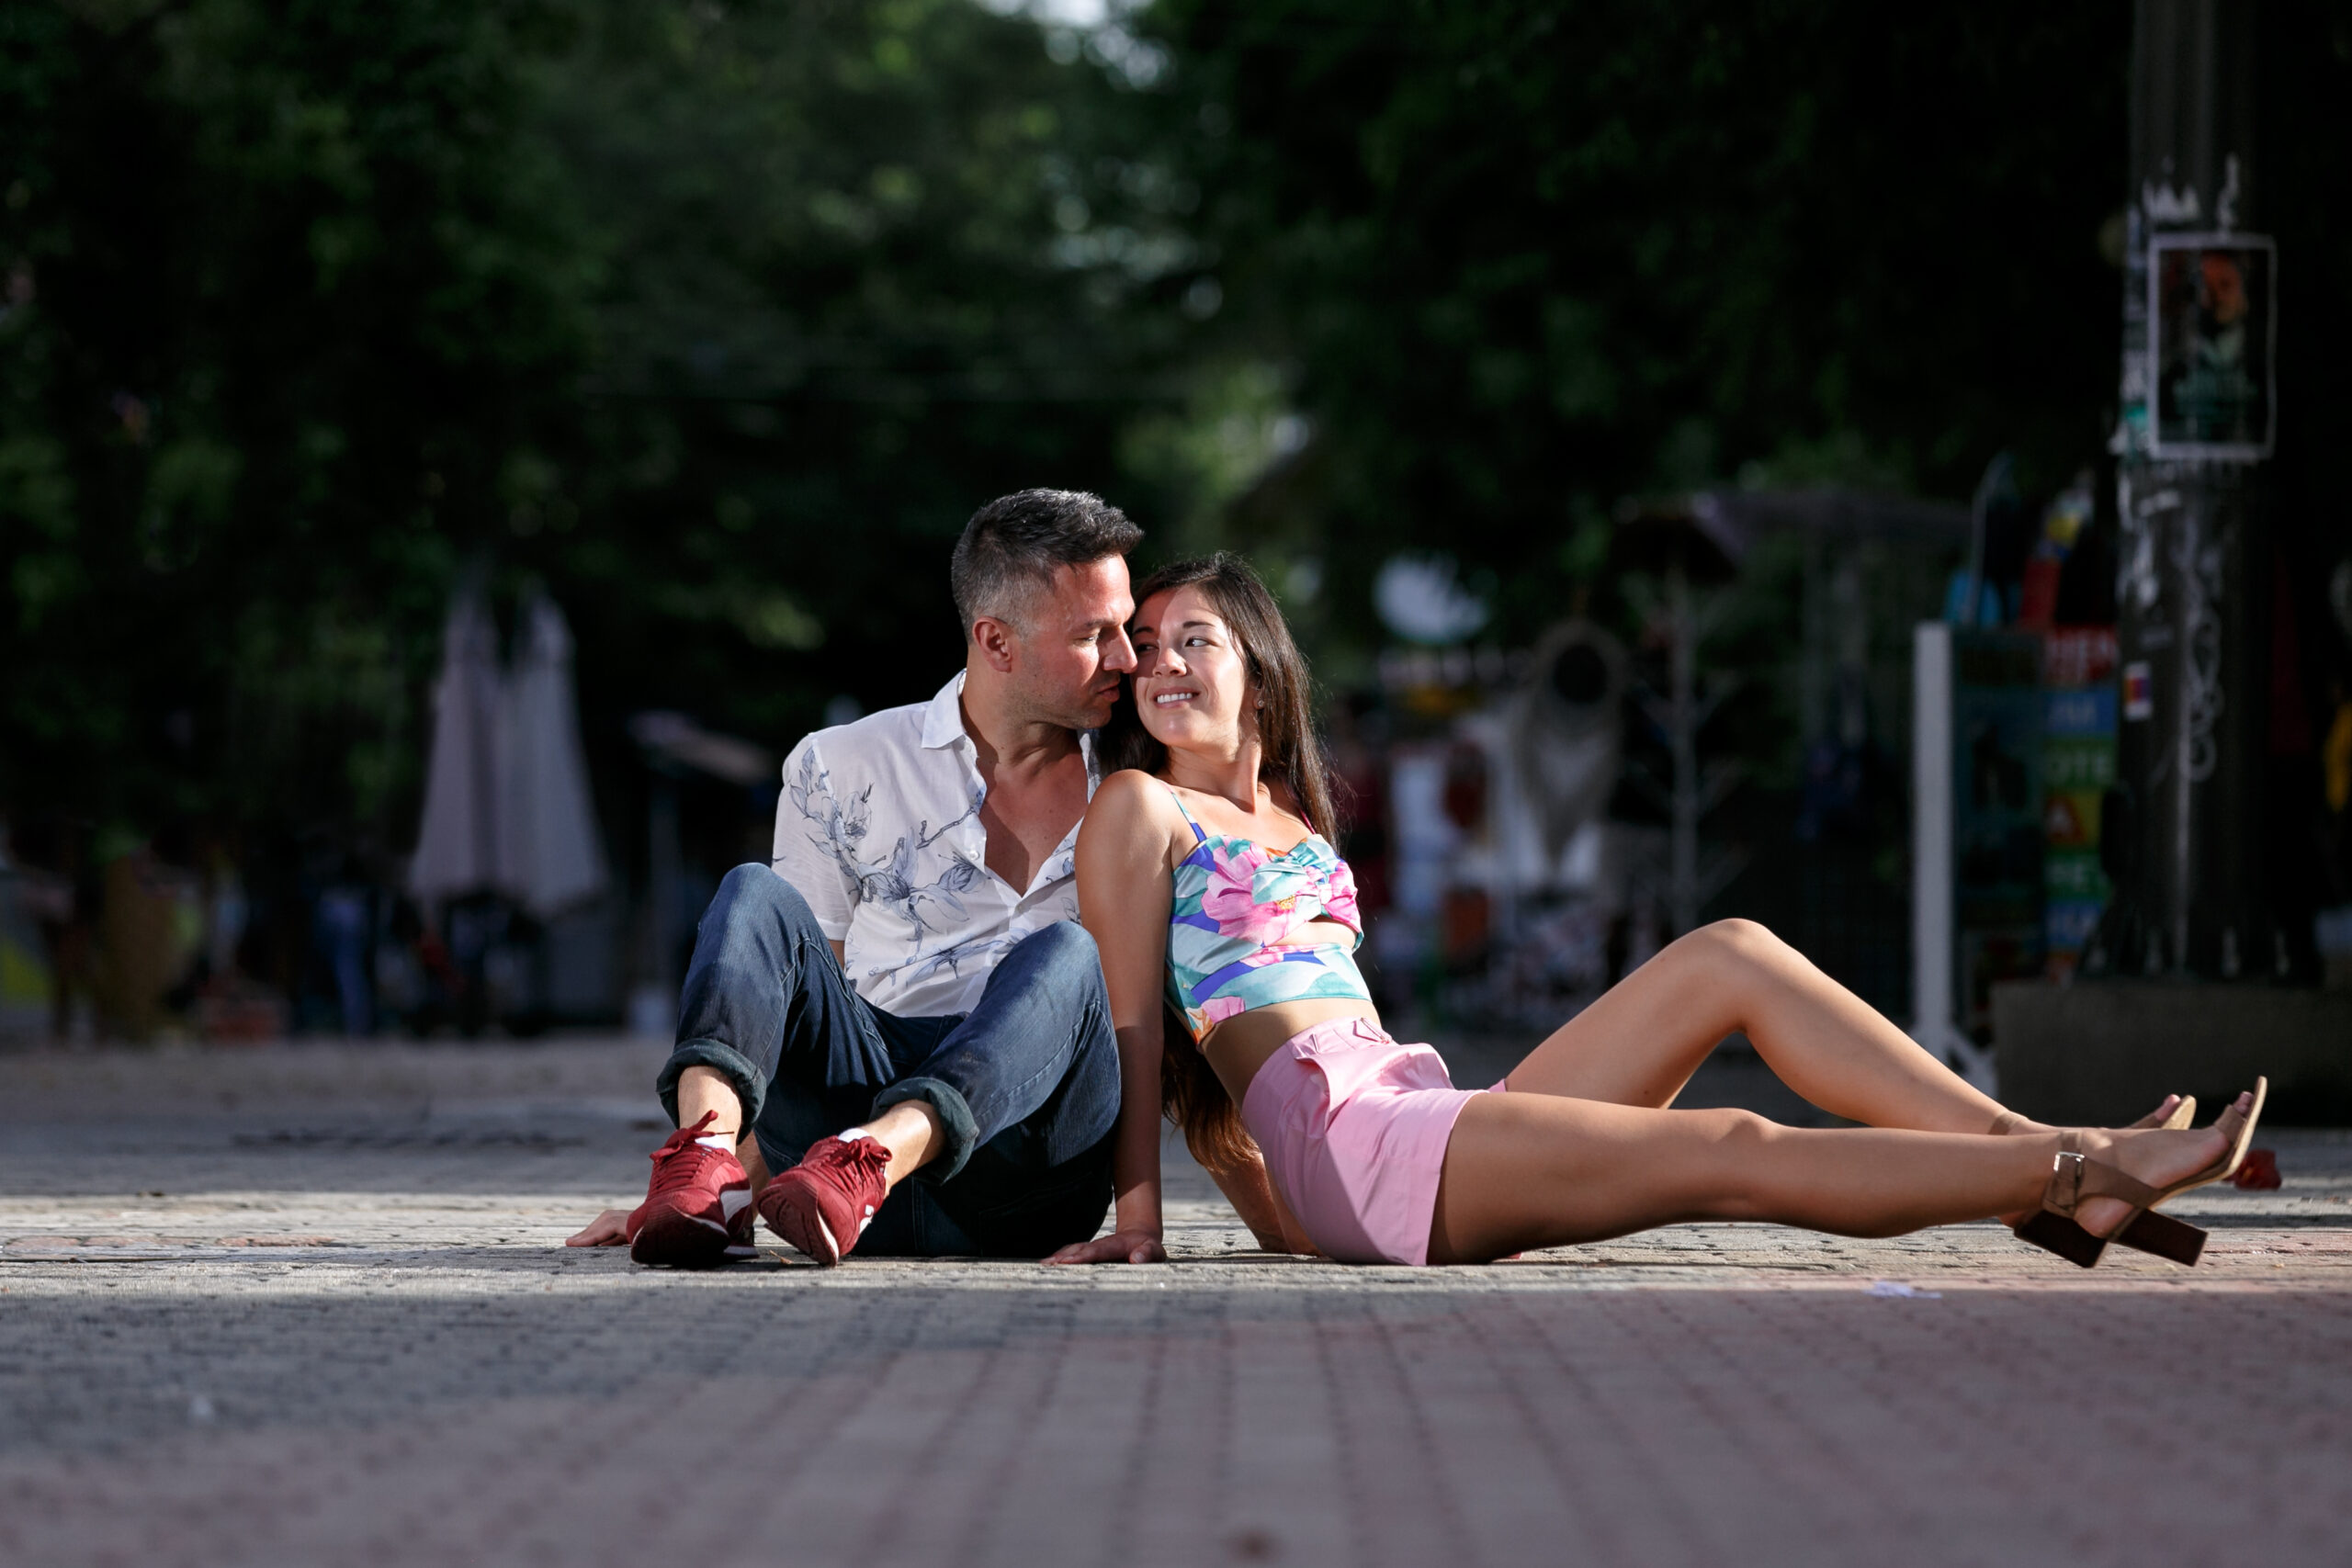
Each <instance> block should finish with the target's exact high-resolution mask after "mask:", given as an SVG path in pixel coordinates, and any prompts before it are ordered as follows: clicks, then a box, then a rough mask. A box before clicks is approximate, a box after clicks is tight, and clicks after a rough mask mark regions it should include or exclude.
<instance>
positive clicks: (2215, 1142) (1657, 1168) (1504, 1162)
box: [1430, 1094, 2223, 1263]
mask: <svg viewBox="0 0 2352 1568" xmlns="http://www.w3.org/2000/svg"><path fill="white" fill-rule="evenodd" d="M2084 1139H2085V1144H2084V1153H2085V1154H2086V1155H2088V1156H2090V1157H2091V1158H2093V1159H2103V1160H2106V1161H2108V1162H2109V1163H2110V1164H2113V1165H2117V1166H2120V1168H2123V1169H2124V1170H2126V1171H2127V1172H2129V1173H2130V1174H2131V1175H2133V1176H2136V1177H2138V1178H2139V1179H2141V1180H2143V1181H2145V1182H2148V1183H2149V1184H2151V1185H2153V1186H2162V1185H2165V1184H2166V1183H2169V1182H2173V1181H2177V1180H2180V1179H2183V1178H2185V1177H2187V1176H2189V1175H2191V1174H2193V1173H2194V1172H2196V1171H2198V1170H2199V1169H2201V1168H2204V1167H2205V1166H2207V1165H2209V1164H2211V1162H2212V1161H2213V1160H2214V1159H2215V1158H2216V1157H2217V1156H2219V1155H2220V1153H2221V1151H2222V1146H2223V1139H2222V1135H2221V1134H2220V1133H2218V1132H2217V1131H2215V1130H2214V1129H2212V1128H2210V1127H2209V1128H2205V1129H2203V1130H2201V1131H2193V1132H2192V1131H2184V1132H2177V1133H2167V1132H2121V1133H2107V1132H2098V1131H2091V1132H2086V1133H2085V1134H2084ZM2057 1149H2058V1139H2057V1135H2056V1134H2042V1135H2037V1136H2022V1137H2003V1138H1996V1137H1991V1136H1987V1135H1985V1134H1983V1133H1981V1132H1980V1133H1973V1134H1948V1133H1922V1132H1914V1131H1907V1130H1881V1129H1876V1128H1845V1129H1838V1130H1834V1131H1830V1130H1817V1129H1809V1128H1798V1127H1783V1126H1780V1125H1778V1124H1776V1123H1774V1122H1768V1121H1766V1120H1764V1119H1763V1118H1762V1117H1760V1116H1757V1115H1753V1114H1751V1113H1750V1112H1747V1111H1654V1110H1649V1109H1646V1108H1643V1107H1636V1106H1624V1105H1607V1104H1600V1103H1597V1102H1594V1101H1591V1100H1571V1099H1564V1098H1561V1097H1558V1096H1554V1095H1548V1094H1530V1095H1517V1094H1509V1095H1493V1094H1487V1095H1479V1096H1477V1097H1476V1098H1475V1099H1473V1100H1470V1101H1469V1103H1467V1104H1466V1105H1464V1107H1463V1110H1462V1115H1461V1119H1460V1120H1459V1121H1457V1122H1455V1123H1454V1126H1453V1140H1452V1142H1451V1143H1450V1144H1449V1145H1447V1148H1446V1154H1445V1166H1444V1172H1443V1175H1442V1178H1441V1179H1440V1181H1439V1186H1438V1198H1437V1210H1436V1213H1435V1214H1434V1216H1433V1217H1432V1219H1431V1222H1430V1262H1432V1263H1460V1262H1476V1261H1483V1260H1485V1259H1487V1258H1500V1257H1504V1256H1506V1255H1508V1254H1510V1253H1513V1252H1518V1251H1521V1250H1524V1249H1526V1248H1530V1247H1560V1246H1565V1245H1567V1244H1570V1243H1574V1242H1581V1241H1598V1240H1601V1239H1603V1238H1605V1237H1608V1236H1612V1235H1626V1234H1627V1233H1629V1232H1632V1231H1638V1230H1646V1229H1648V1228H1650V1227H1651V1226H1654V1225H1662V1224H1674V1223H1676V1222H1678V1221H1686V1220H1710V1219H1711V1220H1770V1221H1776V1222H1778V1223H1781V1224H1792V1225H1803V1226H1804V1227H1806V1228H1808V1229H1811V1230H1819V1231H1828V1232H1831V1233H1834V1234H1836V1235H1871V1236H1875V1235H1900V1234H1902V1233H1904V1232H1905V1231H1913V1230H1918V1229H1920V1228H1922V1227H1923V1226H1927V1225H1934V1224H1954V1223H1957V1222H1961V1221H1965V1220H1978V1219H1983V1218H1985V1216H1987V1215H1990V1214H1995V1213H2002V1212H2005V1211H2010V1210H2018V1209H2029V1208H2032V1207H2035V1206H2036V1205H2038V1204H2039V1203H2040V1201H2041V1192H2042V1188H2043V1185H2044V1184H2045V1183H2046V1182H2047V1181H2048V1180H2049V1178H2050V1166H2051V1159H2052V1156H2054V1155H2055V1154H2056V1153H2057ZM2127 1213H2129V1210H2128V1209H2127V1208H2126V1207H2125V1206H2124V1205H2122V1204H2120V1203H2118V1202H2116V1201H2113V1200H2098V1201H2095V1202H2086V1203H2085V1204H2084V1205H2083V1207H2082V1209H2081V1211H2080V1212H2079V1213H2078V1218H2080V1220H2081V1221H2082V1224H2084V1226H2085V1228H2086V1229H2089V1230H2091V1231H2092V1232H2093V1233H2094V1234H2105V1232H2106V1231H2107V1230H2109V1229H2111V1228H2113V1227H2114V1226H2116V1225H2119V1224H2121V1223H2122V1221H2123V1219H2124V1217H2125V1215H2126V1214H2127Z"/></svg>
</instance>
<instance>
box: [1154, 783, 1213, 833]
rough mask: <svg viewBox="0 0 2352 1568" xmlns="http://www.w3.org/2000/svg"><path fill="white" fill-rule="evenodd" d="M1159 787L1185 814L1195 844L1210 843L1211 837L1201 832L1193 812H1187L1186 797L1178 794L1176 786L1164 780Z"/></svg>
mask: <svg viewBox="0 0 2352 1568" xmlns="http://www.w3.org/2000/svg"><path fill="white" fill-rule="evenodd" d="M1159 787H1160V788H1162V789H1164V790H1166V791H1167V792H1168V798H1169V799H1170V800H1172V801H1174V802H1175V803H1176V809H1177V810H1179V811H1182V812H1183V813H1184V820H1185V821H1186V822H1187V823H1189V824H1190V825H1191V827H1192V829H1193V842H1194V843H1196V844H1205V843H1207V842H1208V841H1209V836H1208V835H1207V834H1206V833H1204V832H1202V831H1201V824H1200V822H1199V820H1198V819H1197V818H1194V817H1193V814H1192V812H1190V811H1188V810H1185V807H1184V797H1183V796H1182V795H1178V794H1177V793H1176V786H1175V785H1174V784H1170V783H1168V782H1167V781H1166V780H1164V779H1163V780H1161V781H1160V785H1159Z"/></svg>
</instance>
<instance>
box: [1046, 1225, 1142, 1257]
mask: <svg viewBox="0 0 2352 1568" xmlns="http://www.w3.org/2000/svg"><path fill="white" fill-rule="evenodd" d="M1167 1261H1168V1249H1167V1248H1165V1247H1161V1246H1160V1245H1159V1237H1158V1236H1156V1235H1152V1234H1151V1233H1150V1232H1149V1231H1114V1232H1113V1233H1112V1234H1111V1235H1105V1236H1097V1237H1096V1238H1095V1239H1094V1240H1092V1241H1077V1242H1072V1243H1071V1244H1070V1245H1069V1246H1068V1247H1063V1248H1062V1249H1061V1250H1060V1251H1059V1252H1057V1253H1055V1254H1054V1255H1053V1256H1052V1257H1051V1258H1046V1262H1048V1263H1165V1262H1167Z"/></svg>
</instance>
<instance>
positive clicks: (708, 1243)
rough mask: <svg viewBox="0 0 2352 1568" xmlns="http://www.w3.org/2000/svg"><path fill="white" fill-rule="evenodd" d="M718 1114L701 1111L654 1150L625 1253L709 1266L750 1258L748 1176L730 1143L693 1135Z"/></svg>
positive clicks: (646, 1260)
mask: <svg viewBox="0 0 2352 1568" xmlns="http://www.w3.org/2000/svg"><path fill="white" fill-rule="evenodd" d="M717 1120H718V1112H717V1111H705V1112H704V1113H703V1119H702V1120H701V1121H699V1122H695V1124H694V1125H693V1126H691V1127H681V1128H679V1129H678V1130H677V1131H676V1132H674V1133H673V1134H670V1141H669V1142H668V1143H666V1144H663V1145H662V1146H661V1147H660V1148H658V1149H656V1150H654V1151H653V1179H652V1181H651V1182H650V1183H649V1184H648V1186H647V1187H646V1190H645V1201H644V1202H642V1203H639V1205H638V1206H637V1212H636V1213H633V1214H631V1215H629V1217H628V1255H629V1257H630V1258H634V1259H635V1260H636V1261H638V1262H639V1263H666V1264H669V1265H670V1266H671V1267H673V1268H676V1269H711V1268H716V1267H717V1266H718V1265H719V1264H721V1263H724V1262H726V1261H727V1260H728V1259H729V1258H751V1257H754V1256H756V1255H757V1252H758V1248H756V1247H753V1246H752V1179H751V1178H750V1177H748V1176H746V1175H744V1174H743V1167H742V1163H741V1161H739V1160H738V1159H736V1157H735V1153H734V1151H733V1150H732V1149H711V1148H705V1147H704V1146H703V1145H700V1144H697V1143H695V1139H696V1138H698V1137H700V1136H702V1135H703V1129H704V1128H706V1127H707V1126H709V1125H710V1124H711V1123H712V1122H715V1121H717Z"/></svg>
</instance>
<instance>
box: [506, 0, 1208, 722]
mask: <svg viewBox="0 0 2352 1568" xmlns="http://www.w3.org/2000/svg"><path fill="white" fill-rule="evenodd" d="M582 15H583V17H585V18H586V20H585V23H584V31H583V36H582V41H581V43H580V45H579V46H578V47H577V48H576V49H574V50H572V51H570V52H569V53H568V54H567V55H566V56H565V57H564V58H563V59H561V60H560V62H556V63H555V64H554V65H553V66H552V67H551V68H550V70H549V73H548V97H547V106H548V107H547V109H546V111H545V114H544V116H543V119H542V124H543V126H544V130H545V134H546V136H547V137H548V141H549V142H550V144H551V145H552V146H553V147H555V148H556V149H557V156H558V157H559V159H560V162H561V163H562V164H563V165H564V166H565V167H566V168H567V169H569V170H570V171H571V176H572V182H573V186H572V188H573V189H574V191H575V192H576V194H577V199H578V201H579V202H580V204H581V209H582V214H583V222H584V224H585V226H586V229H587V231H588V234H589V236H590V244H591V248H592V254H594V257H595V258H596V259H595V266H596V273H597V277H598V284H597V287H596V289H595V291H594V295H593V301H594V315H595V321H596V323H597V333H598V342H597V351H596V355H595V360H594V367H593V370H592V372H591V374H590V376H589V378H588V379H587V381H586V383H585V387H584V390H583V405H584V407H583V420H584V422H585V423H584V428H585V431H586V436H587V438H586V440H585V441H584V442H583V444H582V446H580V447H579V448H578V450H577V451H576V453H574V454H572V455H570V456H569V457H566V458H565V459H564V460H563V462H562V464H561V466H560V471H557V472H552V473H550V475H549V478H548V483H549V484H550V485H552V486H554V487H556V488H557V489H559V490H560V492H561V493H562V494H563V495H565V496H566V497H567V498H569V500H570V502H571V504H574V505H576V507H577V508H578V513H577V514H578V516H579V517H580V518H581V519H582V522H581V524H580V525H579V527H578V529H577V530H575V531H574V532H573V533H571V534H570V535H568V536H561V537H559V538H548V537H545V536H535V537H533V538H532V539H531V541H530V543H529V545H528V546H527V547H526V546H525V545H524V544H523V543H522V541H521V540H520V539H519V538H518V540H517V541H516V545H515V548H514V550H513V551H512V552H510V553H515V554H517V555H519V556H521V557H523V558H531V559H536V560H540V561H544V562H545V563H546V566H547V569H548V570H549V571H550V572H551V573H552V574H554V575H557V576H559V577H560V579H561V580H562V581H566V582H568V583H570V584H571V594H570V596H569V597H568V599H567V603H571V604H574V605H576V606H577V612H578V613H580V614H582V615H587V616H588V617H589V618H590V619H591V621H592V622H593V624H594V626H596V627H597V628H598V630H599V633H600V637H599V639H598V641H597V642H596V644H595V645H594V648H593V649H583V654H584V656H585V657H587V658H588V659H589V660H591V661H592V663H591V665H584V666H583V673H587V672H591V671H592V670H593V673H594V677H595V678H594V680H593V681H584V682H583V684H585V685H587V686H588V687H589V688H590V689H593V690H594V691H596V692H597V693H598V694H600V695H599V700H600V701H608V702H618V703H622V704H624V705H626V704H631V703H636V704H650V703H654V702H661V703H665V704H679V705H691V706H694V707H695V708H696V710H697V711H698V712H699V713H700V714H701V715H702V716H704V717H705V718H706V719H708V720H711V721H714V722H718V723H722V724H724V725H726V726H729V727H730V728H735V729H737V730H738V731H740V732H741V733H745V734H749V735H752V736H756V737H758V738H761V739H764V740H766V741H768V742H769V743H770V744H773V745H777V746H782V745H784V744H786V743H788V742H789V741H790V740H791V739H794V737H795V736H796V735H797V733H798V732H799V731H800V730H801V729H803V728H808V727H809V725H810V724H812V723H813V722H814V721H815V720H816V718H817V716H818V713H819V711H820V706H821V705H822V704H823V702H824V701H825V699H826V698H828V697H830V696H831V695H832V694H835V693H840V692H847V693H849V694H852V695H854V696H855V697H857V698H858V699H859V700H860V701H862V702H863V703H864V704H865V705H868V706H873V705H879V704H883V703H889V702H902V701H906V700H908V699H909V698H910V697H912V696H914V695H918V694H922V693H925V692H928V691H929V690H930V689H931V687H932V686H933V685H934V684H935V683H936V682H937V681H938V680H939V679H940V678H941V677H942V675H943V674H944V671H947V670H948V669H951V668H953V667H954V666H955V665H956V663H958V662H960V660H961V653H960V649H959V643H958V639H957V637H956V626H955V616H954V612H953V610H952V608H951V606H950V605H949V603H948V599H947V592H946V572H945V562H946V555H947V550H948V547H949V546H950V544H951V543H952V542H953V540H954V538H955V536H956V532H957V530H959V529H960V528H961V527H962V526H963V524H964V521H965V519H966V518H967V517H968V516H970V514H971V513H972V511H973V510H974V508H975V507H976V506H977V505H978V503H979V502H982V501H985V500H986V499H988V498H989V497H990V496H993V495H997V494H1001V493H1002V492H1004V491H1010V490H1016V489H1020V488H1023V487H1024V486H1029V485H1036V484H1050V485H1058V486H1063V487H1069V488H1087V489H1094V490H1099V491H1104V492H1107V493H1112V494H1115V495H1122V496H1123V497H1124V498H1125V499H1127V500H1128V501H1129V503H1130V504H1131V505H1132V504H1135V498H1134V497H1133V496H1131V495H1128V494H1127V493H1126V490H1125V487H1124V486H1123V485H1122V482H1121V475H1120V471H1119V468H1118V467H1117V464H1116V455H1115V454H1116V446H1117V438H1118V434H1119V431H1120V429H1121V427H1122V426H1123V424H1124V423H1125V422H1127V421H1128V420H1130V419H1132V418H1133V417H1134V416H1135V413H1136V409H1137V408H1138V407H1139V406H1142V405H1145V404H1147V403H1149V402H1151V401H1153V400H1156V399H1159V398H1161V397H1163V396H1165V393H1166V387H1165V382H1166V378H1167V374H1168V367H1169V366H1170V361H1171V356H1172V355H1173V354H1174V352H1175V351H1176V349H1177V348H1178V347H1179V346H1180V342H1179V336H1178V334H1179V330H1180V328H1181V327H1182V324H1183V318H1182V316H1181V314H1179V313H1178V312H1177V311H1175V310H1173V309H1172V308H1171V307H1172V304H1173V301H1174V299H1176V298H1177V297H1178V296H1179V295H1180V294H1181V290H1182V287H1183V286H1184V285H1185V284H1186V283H1187V282H1188V281H1189V280H1190V277H1191V276H1192V271H1191V269H1192V265H1193V244H1192V242H1191V241H1190V239H1189V238H1188V236H1187V235H1186V233H1185V232H1184V231H1183V228H1182V221H1183V220H1184V218H1185V216H1186V215H1187V214H1188V213H1189V212H1190V211H1191V210H1192V209H1193V208H1194V207H1195V206H1196V205H1197V201H1198V193H1197V191H1195V190H1193V189H1191V188H1188V187H1183V186H1180V185H1179V184H1178V183H1177V182H1176V181H1174V180H1173V179H1171V178H1170V176H1168V175H1166V174H1165V173H1164V172H1163V171H1162V170H1161V169H1160V168H1159V166H1158V165H1156V164H1153V163H1151V162H1149V161H1148V160H1142V159H1138V158H1135V157H1129V156H1122V155H1121V149H1123V148H1124V147H1126V146H1129V145H1132V144H1134V143H1135V142H1136V140H1137V131H1138V130H1139V129H1140V127H1141V124H1142V118H1141V117H1142V116H1143V114H1144V113H1145V112H1146V111H1145V110H1144V108H1143V107H1142V106H1140V105H1139V104H1138V102H1137V101H1136V96H1135V95H1134V94H1133V93H1131V92H1128V91H1126V90H1125V85H1124V83H1123V82H1122V81H1120V80H1119V79H1117V78H1116V77H1115V76H1109V77H1106V75H1105V74H1104V73H1103V71H1101V70H1099V69H1097V68H1096V67H1095V66H1093V65H1091V64H1088V63H1085V62H1057V61H1055V60H1054V59H1053V58H1051V57H1049V55H1048V54H1047V52H1046V50H1045V49H1044V48H1042V47H1041V40H1040V37H1039V34H1038V31H1037V29H1036V28H1035V27H1033V26H1032V25H1030V24H1029V23H1027V22H1026V21H1024V20H1020V19H1016V18H1008V17H1001V16H996V15H992V14H990V13H989V12H988V11H985V10H982V9H980V8H979V7H978V6H973V5H970V4H968V3H967V0H896V3H893V4H883V5H809V4H789V5H786V4H767V5H743V6H729V7H724V8H722V7H720V6H707V5H704V6H683V5H682V6H648V5H645V4H642V3H641V0H600V3H597V4H594V5H592V6H587V7H585V8H584V9H583V12H582ZM541 510H542V512H544V510H545V509H544V508H542V509H541ZM1136 510H1137V511H1138V512H1139V513H1144V514H1145V515H1146V516H1147V519H1148V515H1149V513H1150V512H1151V510H1152V508H1151V507H1150V505H1149V503H1148V501H1147V502H1145V503H1144V504H1142V505H1138V506H1137V507H1136ZM558 515H559V516H563V515H570V513H561V514H558ZM538 526H539V521H538V519H537V517H535V516H534V514H533V513H529V512H527V511H525V510H521V509H518V510H517V511H516V513H515V518H514V532H515V533H516V534H517V535H518V536H520V535H526V534H530V533H531V532H532V530H534V529H535V528H537V527H538Z"/></svg>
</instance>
